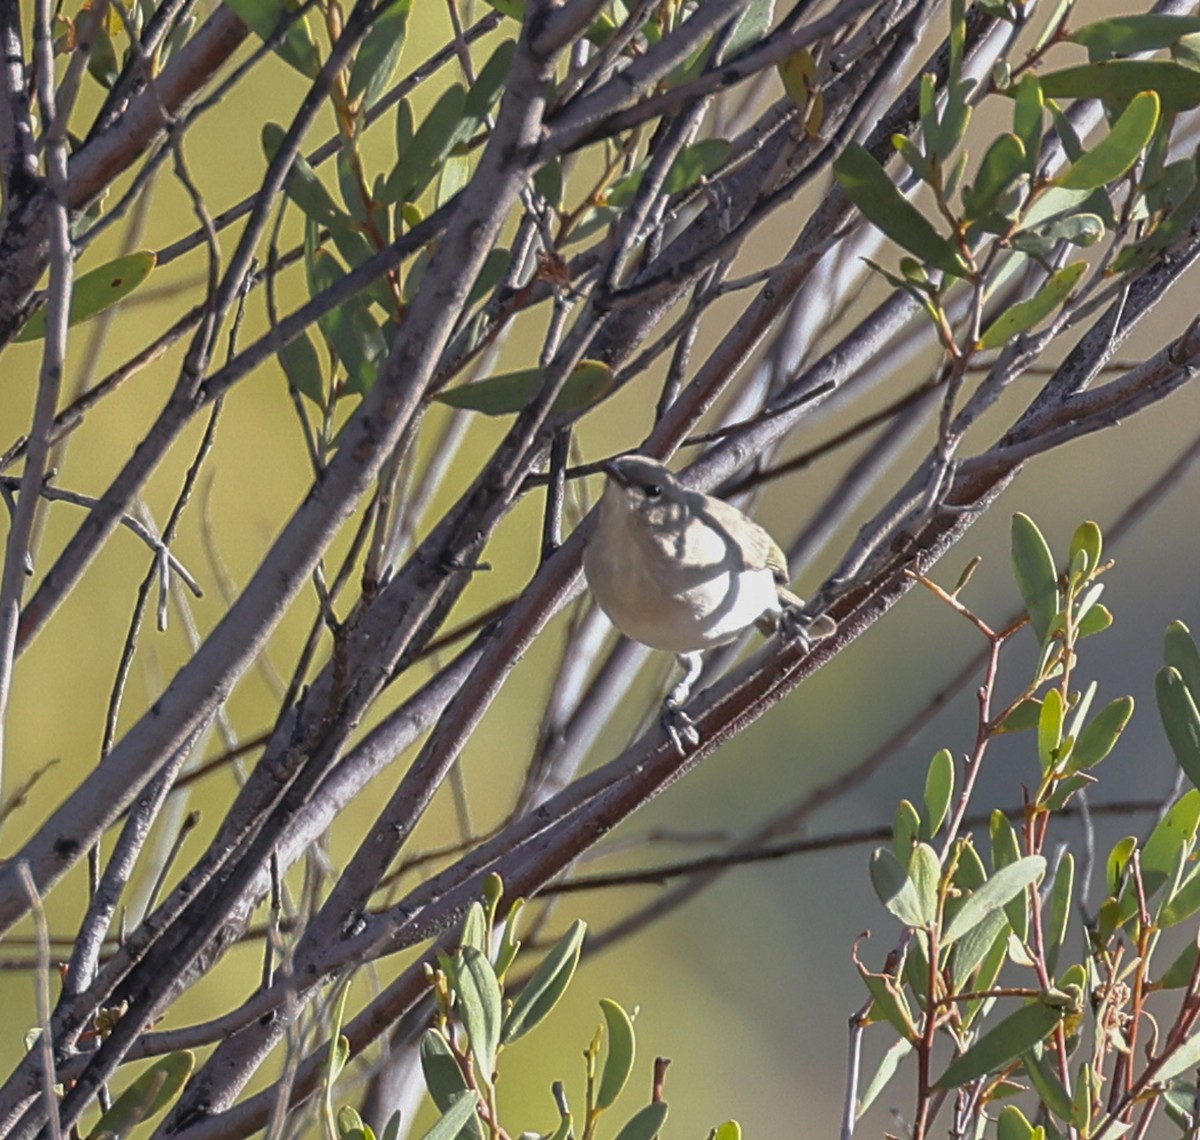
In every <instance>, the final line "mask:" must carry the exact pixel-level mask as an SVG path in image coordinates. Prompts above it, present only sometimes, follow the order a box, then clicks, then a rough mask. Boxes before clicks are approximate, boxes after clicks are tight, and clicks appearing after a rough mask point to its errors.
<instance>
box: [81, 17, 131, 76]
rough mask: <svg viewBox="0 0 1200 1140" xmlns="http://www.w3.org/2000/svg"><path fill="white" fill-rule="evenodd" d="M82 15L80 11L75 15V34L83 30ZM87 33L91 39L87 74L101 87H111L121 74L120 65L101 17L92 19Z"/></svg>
mask: <svg viewBox="0 0 1200 1140" xmlns="http://www.w3.org/2000/svg"><path fill="white" fill-rule="evenodd" d="M83 16H84V13H82V12H81V13H80V14H79V16H78V17H76V21H75V26H76V29H77V31H76V34H77V35H78V34H79V32H81V31H82V30H83V29H82V24H83ZM88 34H90V38H91V41H92V50H91V53H90V54H89V55H88V61H87V69H88V74H89V75H90V76H91V77H92V78H93V79H94V80H95V81H96V82H97V83H99V84H100V86H101V87H105V88H111V87H112V85H113V84H114V83H116V81H117V77H118V76H119V75H120V74H121V65H120V63H118V62H117V49H116V46H115V45H114V44H113V40H112V36H110V35H109V34H108V29H107V28H106V27H105V26H104V20H103V19H100V20H98V21H93V22H92V26H91V28H89V29H88Z"/></svg>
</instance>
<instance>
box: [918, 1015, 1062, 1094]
mask: <svg viewBox="0 0 1200 1140" xmlns="http://www.w3.org/2000/svg"><path fill="white" fill-rule="evenodd" d="M1063 1012H1064V1011H1063V1010H1061V1009H1056V1008H1053V1007H1051V1006H1049V1005H1046V1004H1045V1003H1044V1002H1041V1001H1035V1002H1031V1003H1030V1004H1029V1005H1023V1006H1022V1007H1021V1008H1020V1009H1018V1010H1015V1011H1014V1012H1013V1013H1010V1014H1009V1015H1008V1016H1007V1017H1006V1018H1005V1019H1004V1020H1003V1021H1001V1022H1000V1023H999V1024H998V1025H996V1026H994V1027H993V1028H992V1029H990V1030H989V1031H988V1032H987V1033H985V1034H984V1035H983V1036H982V1037H981V1038H980V1039H979V1040H978V1041H977V1042H975V1044H974V1045H972V1046H971V1048H969V1049H968V1050H967V1051H966V1052H965V1053H964V1054H963V1055H962V1056H961V1057H958V1058H956V1059H955V1060H954V1061H952V1062H951V1063H950V1066H949V1067H948V1068H947V1069H946V1071H945V1072H944V1073H943V1074H942V1075H941V1076H940V1077H939V1078H938V1079H937V1080H936V1081H935V1082H934V1083H935V1085H936V1086H937V1087H938V1088H943V1089H952V1088H959V1087H961V1086H962V1085H965V1084H967V1083H968V1082H970V1081H974V1080H977V1079H978V1078H979V1077H982V1076H986V1075H987V1074H989V1073H996V1072H998V1071H999V1070H1000V1069H1002V1068H1003V1067H1004V1066H1005V1065H1007V1064H1008V1063H1009V1062H1010V1061H1012V1060H1013V1058H1015V1057H1018V1056H1020V1054H1022V1053H1024V1052H1025V1051H1026V1050H1027V1049H1029V1048H1031V1047H1032V1046H1034V1045H1036V1044H1037V1043H1038V1042H1039V1041H1041V1040H1042V1039H1043V1038H1045V1037H1046V1036H1047V1035H1048V1034H1049V1033H1050V1032H1051V1031H1052V1030H1053V1029H1054V1027H1055V1026H1056V1025H1058V1023H1059V1022H1060V1021H1061V1020H1062V1018H1063Z"/></svg>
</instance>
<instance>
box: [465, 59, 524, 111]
mask: <svg viewBox="0 0 1200 1140" xmlns="http://www.w3.org/2000/svg"><path fill="white" fill-rule="evenodd" d="M516 50H517V41H516V40H505V41H504V42H503V43H501V44H500V45H499V47H497V48H496V50H495V51H494V52H492V54H491V55H490V56H489V57H488V61H487V63H485V64H484V65H483V67H482V68H480V70H479V74H478V75H477V76H476V77H475V82H474V83H472V84H471V90H470V91H468V92H467V98H466V100H465V102H464V103H463V110H464V111H465V113H466V114H467V116H468V117H469V118H471V119H472V120H474V122H475V124H480V123H482V122H483V120H484V119H485V118H486V117H487V116H488V115H490V114H491V113H492V108H493V107H494V106H495V105H496V100H497V99H499V98H500V95H501V93H502V92H503V91H504V84H505V81H506V80H507V79H508V69H509V68H510V67H511V66H512V59H513V55H514V53H515V52H516ZM472 133H474V132H473V130H472Z"/></svg>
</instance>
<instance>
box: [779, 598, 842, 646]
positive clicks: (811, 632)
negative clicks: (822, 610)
mask: <svg viewBox="0 0 1200 1140" xmlns="http://www.w3.org/2000/svg"><path fill="white" fill-rule="evenodd" d="M837 627H838V626H837V622H836V621H834V620H833V618H831V617H830V616H829V615H828V614H815V615H814V614H810V613H808V612H807V611H806V610H805V609H804V607H803V606H791V605H789V606H784V607H783V610H782V611H781V612H780V615H779V634H780V636H781V637H783V638H785V639H786V640H788V641H798V642H800V645H801V647H802V648H803V649H804V652H805V653H807V652H808V651H809V650H810V649H811V648H812V647H813V646H814V645H815V644H816V643H817V642H818V641H824V640H825V639H826V638H827V637H832V636H833V635H834V634H835V633H837Z"/></svg>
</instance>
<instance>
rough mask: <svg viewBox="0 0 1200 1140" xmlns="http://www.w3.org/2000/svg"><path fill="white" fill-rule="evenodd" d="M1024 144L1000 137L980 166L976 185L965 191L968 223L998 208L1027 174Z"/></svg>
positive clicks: (1013, 136) (988, 150)
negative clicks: (1010, 187)
mask: <svg viewBox="0 0 1200 1140" xmlns="http://www.w3.org/2000/svg"><path fill="white" fill-rule="evenodd" d="M1027 165H1028V163H1027V162H1026V157H1025V144H1024V143H1023V142H1021V140H1020V139H1019V138H1017V136H1016V135H1012V134H1002V135H999V136H998V137H997V138H996V140H995V142H993V143H992V145H991V146H990V147H988V149H987V151H986V153H985V154H984V156H983V161H982V162H980V164H979V172H978V173H977V174H976V176H975V184H974V185H973V186H966V187H964V188H963V193H962V200H963V207H964V208H965V210H966V216H967V219H968V220H973V219H975V218H982V217H984V216H985V215H986V214H989V213H990V212H991V211H992V210H993V209H994V208H995V206H996V201H997V199H998V198H999V197H1000V195H1001V194H1003V193H1004V191H1005V190H1007V189H1008V188H1009V186H1011V185H1012V184H1013V183H1014V182H1016V180H1017V179H1018V178H1020V177H1021V176H1022V175H1023V174H1025V172H1026V166H1027Z"/></svg>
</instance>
